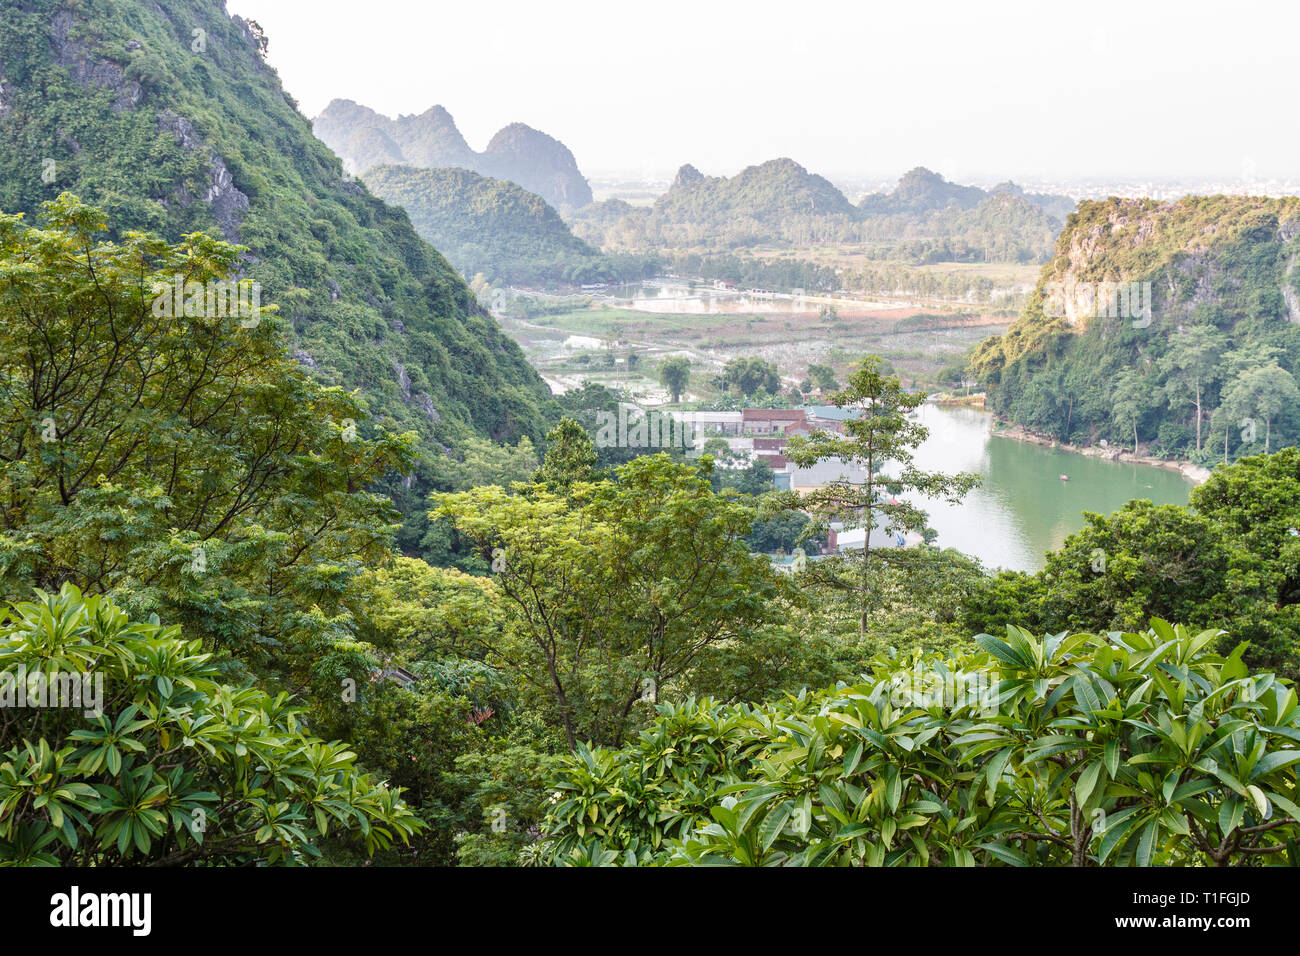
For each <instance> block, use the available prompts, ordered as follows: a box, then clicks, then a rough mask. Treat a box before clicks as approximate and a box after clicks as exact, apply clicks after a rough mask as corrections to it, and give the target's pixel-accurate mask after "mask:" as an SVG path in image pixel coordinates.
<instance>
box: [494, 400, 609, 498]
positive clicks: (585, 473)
mask: <svg viewBox="0 0 1300 956" xmlns="http://www.w3.org/2000/svg"><path fill="white" fill-rule="evenodd" d="M596 460H597V456H596V446H595V445H594V444H592V441H591V436H590V435H588V434H587V431H586V429H584V428H583V427H582V426H581V425H579V424H578V423H577V422H575V421H574V420H573V419H572V418H565V419H561V421H560V424H558V425H556V426H555V427H554V428H552V429H551V430H550V432H548V433H547V435H546V457H545V458H544V459H543V460H542V467H541V468H539V469H538V470H537V473H536V474H535V475H534V476H533V480H534V481H538V482H541V483H542V484H543V485H545V486H546V489H547V490H548V491H551V492H556V493H561V494H562V493H564V492H567V491H568V490H569V488H571V487H572V486H573V485H574V484H575V483H576V482H581V481H594V480H595V478H596ZM491 483H492V482H490V481H480V482H479V484H491Z"/></svg>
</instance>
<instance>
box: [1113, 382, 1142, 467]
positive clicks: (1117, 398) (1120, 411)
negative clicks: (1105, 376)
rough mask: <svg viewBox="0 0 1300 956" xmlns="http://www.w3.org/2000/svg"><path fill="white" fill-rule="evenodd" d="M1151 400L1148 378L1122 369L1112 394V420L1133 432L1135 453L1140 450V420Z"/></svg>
mask: <svg viewBox="0 0 1300 956" xmlns="http://www.w3.org/2000/svg"><path fill="white" fill-rule="evenodd" d="M1150 400H1151V389H1150V386H1149V384H1148V382H1147V380H1146V378H1145V377H1144V376H1143V375H1142V374H1141V373H1140V372H1137V371H1135V370H1133V369H1131V368H1126V369H1122V370H1121V371H1120V373H1119V374H1118V375H1116V376H1115V382H1114V386H1113V391H1112V393H1111V412H1110V414H1111V420H1112V421H1113V422H1114V423H1115V424H1116V425H1119V426H1121V427H1123V428H1126V429H1131V430H1132V432H1133V452H1134V454H1136V453H1137V448H1138V420H1139V419H1140V418H1141V417H1142V412H1143V410H1144V409H1145V408H1146V406H1147V404H1148V403H1149V402H1150Z"/></svg>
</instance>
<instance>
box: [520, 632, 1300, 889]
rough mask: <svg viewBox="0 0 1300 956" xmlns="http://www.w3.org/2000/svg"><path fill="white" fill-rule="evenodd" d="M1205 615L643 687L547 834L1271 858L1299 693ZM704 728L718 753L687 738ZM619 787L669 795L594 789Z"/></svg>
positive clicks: (655, 849)
mask: <svg viewBox="0 0 1300 956" xmlns="http://www.w3.org/2000/svg"><path fill="white" fill-rule="evenodd" d="M1217 636H1218V635H1217V634H1216V633H1214V632H1201V633H1193V632H1191V631H1188V630H1187V629H1185V628H1183V627H1181V626H1173V625H1170V624H1167V623H1166V622H1164V621H1160V620H1156V621H1153V622H1152V628H1151V629H1150V630H1149V631H1146V632H1141V633H1125V634H1121V633H1111V634H1108V635H1091V634H1074V635H1069V636H1065V635H1055V636H1050V635H1049V636H1048V637H1045V638H1041V639H1039V638H1035V637H1033V636H1031V635H1030V634H1028V633H1027V632H1025V631H1022V630H1019V629H1016V628H1011V629H1008V633H1007V635H1006V637H1005V639H1004V638H997V637H993V636H991V635H980V636H979V637H978V638H976V642H977V643H978V645H979V646H980V648H981V651H980V653H978V654H975V655H971V656H970V657H967V658H961V659H958V660H956V661H949V662H944V661H942V660H940V659H938V658H937V657H930V658H925V657H923V656H920V655H918V656H917V657H916V658H915V659H914V660H911V661H902V662H900V661H897V660H891V659H889V658H885V657H882V658H879V659H877V661H876V662H875V667H876V669H875V672H874V674H873V675H872V677H871V678H870V679H869V680H867V681H865V682H863V683H861V684H858V685H855V686H850V687H839V688H837V689H833V690H828V691H825V692H823V693H821V694H817V695H802V696H800V697H798V698H790V699H788V700H786V701H785V702H783V703H780V704H775V705H771V706H767V707H758V708H755V707H735V708H724V707H718V706H716V705H713V704H712V703H711V702H708V701H705V702H702V703H699V704H696V703H695V702H687V703H686V704H684V705H682V706H681V707H677V708H675V707H670V706H666V705H665V706H661V707H660V708H659V713H660V718H659V721H658V722H657V723H656V724H655V725H654V726H653V727H652V728H650V729H649V730H646V731H644V732H643V733H642V735H641V737H640V739H639V741H638V742H637V744H635V745H634V746H632V747H630V748H628V749H627V750H623V751H607V750H596V751H583V752H582V753H581V754H580V755H579V756H578V757H575V758H573V760H571V761H570V764H569V765H568V766H567V767H566V769H565V771H564V773H563V774H562V775H561V777H560V780H559V782H558V785H557V789H558V791H559V792H560V793H562V794H564V795H565V799H564V800H563V802H561V803H560V804H559V805H558V806H556V807H554V808H553V810H552V813H551V815H550V816H549V817H548V820H547V826H546V831H547V833H548V834H549V836H550V839H551V840H552V841H553V854H552V855H553V857H555V858H561V857H564V856H565V855H567V854H568V853H570V852H571V851H572V850H573V849H574V848H575V847H576V846H577V844H578V842H580V841H582V840H589V839H592V838H595V839H597V840H598V841H599V842H600V844H601V845H602V846H603V847H605V848H607V849H611V850H614V851H616V852H615V853H614V855H613V856H612V857H610V858H609V862H611V863H613V862H619V861H620V860H622V859H623V856H624V854H625V851H628V850H631V851H632V852H633V853H634V854H635V855H636V858H637V862H639V863H642V864H664V863H668V864H681V863H708V864H719V863H724V864H731V865H736V864H739V865H752V866H767V865H808V866H821V865H870V866H882V865H890V866H892V865H908V866H916V865H942V866H974V865H993V864H1006V865H1070V864H1073V865H1089V864H1093V865H1096V864H1107V865H1137V866H1149V865H1155V864H1166V863H1185V864H1190V863H1202V864H1211V865H1212V864H1217V863H1225V862H1235V861H1238V860H1242V859H1247V860H1251V861H1258V862H1265V863H1271V862H1277V863H1285V862H1287V859H1288V857H1287V855H1286V848H1287V846H1288V841H1294V840H1295V839H1296V838H1297V835H1300V822H1298V821H1300V813H1297V811H1298V810H1300V807H1297V800H1300V792H1298V790H1297V782H1296V772H1295V768H1296V766H1297V764H1300V749H1297V741H1300V707H1298V706H1297V698H1296V693H1295V691H1294V690H1293V689H1292V688H1291V687H1290V686H1289V685H1287V684H1285V683H1284V682H1282V681H1279V680H1278V679H1276V678H1275V677H1274V676H1273V675H1271V674H1259V675H1254V676H1250V675H1248V674H1245V673H1243V672H1242V670H1241V667H1240V651H1237V652H1234V654H1233V655H1231V656H1229V657H1226V658H1225V657H1220V656H1217V655H1215V654H1213V653H1211V652H1210V650H1209V648H1210V647H1211V646H1212V645H1213V644H1214V643H1215V639H1216V638H1217ZM927 668H928V669H927ZM918 673H919V674H921V675H926V674H929V675H933V676H934V678H935V679H938V678H939V677H945V678H946V679H948V680H949V681H950V683H949V684H944V685H943V686H944V687H945V688H946V687H948V686H959V685H958V684H956V683H951V682H952V681H953V678H952V677H951V676H950V675H953V674H958V675H960V674H966V675H971V674H975V673H983V674H985V675H987V676H988V678H989V680H988V681H987V683H988V684H989V685H990V686H992V687H993V688H995V690H994V692H993V693H991V694H985V695H978V696H974V697H963V696H962V695H960V694H947V692H946V691H945V696H944V699H943V700H941V701H939V700H935V699H932V698H929V697H927V696H926V695H925V694H924V693H922V692H920V690H924V687H921V688H920V690H918V677H917V676H916V675H917V674H918ZM927 679H928V678H927ZM920 683H921V685H924V684H925V680H922V681H920ZM719 737H725V739H726V740H727V742H728V744H729V746H728V748H727V750H726V751H725V753H726V754H728V756H729V759H727V760H725V761H724V760H723V759H721V756H720V753H719V752H718V751H716V750H713V749H709V748H705V749H703V750H697V749H696V748H697V745H698V744H699V742H701V741H709V740H715V739H718V738H719ZM678 748H680V752H679V750H678ZM668 752H673V753H674V756H675V758H676V759H675V760H674V762H673V764H672V768H671V772H667V771H666V769H665V761H664V756H663V755H664V754H666V753H668ZM584 768H586V769H585V770H584ZM591 768H599V773H598V774H593V773H592V772H591ZM634 787H635V788H640V789H645V790H652V791H653V792H654V793H655V794H656V799H657V800H659V801H661V803H662V805H664V806H666V807H672V808H673V812H672V813H669V814H667V815H665V816H663V817H660V816H656V815H650V816H648V817H642V818H635V817H633V816H632V815H630V814H628V813H627V809H626V808H625V807H620V806H617V805H613V804H611V800H612V794H614V793H620V794H621V793H626V792H629V791H630V790H632V789H633V788H634ZM686 797H689V799H684V798H686ZM579 820H585V821H588V822H590V823H591V824H592V825H591V826H590V827H589V826H587V825H586V824H585V823H584V824H577V823H576V822H575V821H579ZM614 820H617V821H618V822H617V825H613V826H611V825H609V823H610V822H612V821H614ZM597 821H599V822H597Z"/></svg>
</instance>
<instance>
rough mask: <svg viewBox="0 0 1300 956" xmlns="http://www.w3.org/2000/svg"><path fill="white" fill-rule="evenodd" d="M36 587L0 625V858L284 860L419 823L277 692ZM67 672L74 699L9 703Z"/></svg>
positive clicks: (172, 636) (191, 646)
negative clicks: (324, 842) (339, 840)
mask: <svg viewBox="0 0 1300 956" xmlns="http://www.w3.org/2000/svg"><path fill="white" fill-rule="evenodd" d="M36 597H37V600H36V601H32V602H22V603H19V604H15V605H13V606H12V608H11V610H10V611H9V612H8V614H7V616H6V619H5V622H4V624H3V625H0V685H2V688H3V692H4V694H5V695H6V704H5V706H4V707H3V708H0V864H8V865H19V866H31V865H54V864H72V865H77V866H96V865H101V866H102V865H121V864H130V865H141V864H150V865H162V866H174V865H179V864H182V863H209V864H213V863H215V864H226V865H247V864H249V863H257V862H265V863H298V862H306V861H308V860H310V859H311V858H312V857H316V856H319V855H320V850H319V848H318V847H317V846H316V843H317V842H318V841H319V840H321V839H322V838H324V837H326V836H327V835H329V834H331V833H338V832H340V831H344V832H348V831H351V833H352V835H354V836H357V837H362V838H364V842H365V846H366V847H367V848H368V849H369V850H370V851H371V852H374V851H376V850H380V849H386V848H388V847H390V846H392V845H393V843H394V842H406V841H407V840H408V839H409V838H410V837H411V835H412V834H414V833H415V832H417V831H418V830H420V829H422V827H423V824H422V823H421V822H420V821H419V820H418V819H417V818H416V817H415V815H414V814H413V813H412V812H411V811H410V809H409V808H408V807H407V806H406V805H405V804H404V803H403V802H402V800H401V795H400V791H399V790H397V789H390V788H389V787H388V786H387V784H383V783H376V782H375V781H373V780H372V779H370V778H369V777H368V776H366V775H365V774H363V773H361V772H360V771H359V769H358V768H357V766H356V759H357V758H356V754H355V753H353V752H352V751H350V750H349V749H348V747H347V746H346V745H345V744H342V743H340V742H338V741H333V742H327V741H324V740H318V739H316V738H314V737H312V736H310V735H309V734H307V733H306V732H305V729H304V724H303V720H304V716H305V715H304V713H303V711H302V710H301V709H300V708H297V707H293V706H291V705H290V703H289V699H288V695H286V694H283V693H281V694H276V695H275V696H271V695H268V694H266V693H264V692H263V691H260V690H257V689H255V688H241V687H237V686H231V685H228V684H226V683H224V682H223V680H222V676H221V672H220V670H219V669H218V668H217V667H216V666H214V664H213V662H212V660H211V659H210V658H211V655H209V654H205V653H203V652H202V649H201V647H200V642H198V641H192V640H184V639H182V638H181V636H180V628H179V627H176V626H172V627H164V626H162V625H160V624H159V623H158V621H157V618H152V619H151V620H150V621H149V622H148V623H140V622H133V621H132V620H131V619H130V618H129V617H128V616H127V614H126V612H125V611H123V610H122V609H121V608H119V607H117V606H115V605H114V604H113V603H112V602H110V601H108V600H106V599H103V598H100V597H84V598H83V596H82V595H81V593H80V592H79V591H78V590H77V589H76V588H75V587H72V586H65V587H64V588H63V590H62V591H60V592H59V593H58V594H46V593H44V592H39V591H38V592H37V595H36ZM69 677H70V678H72V679H73V680H74V681H78V682H80V681H81V680H82V679H83V677H84V678H85V679H86V681H87V682H88V683H87V684H86V686H84V687H82V686H80V685H78V687H77V692H78V694H77V698H76V706H75V707H74V706H62V707H56V706H43V707H36V706H35V705H29V706H30V707H31V709H27V708H23V707H15V706H14V705H13V701H14V697H15V695H16V694H17V693H18V690H17V685H18V684H23V685H24V686H29V687H31V688H32V689H35V688H37V687H39V682H41V681H48V682H49V683H48V686H49V687H54V686H56V685H57V686H59V687H65V686H71V685H69V684H63V683H60V682H62V681H64V680H65V679H66V678H69ZM91 681H97V682H99V685H98V688H99V691H102V696H101V694H100V693H99V692H97V691H96V689H95V685H94V684H93V683H89V682H91ZM50 692H51V691H47V693H50ZM92 698H94V699H93V704H94V705H95V706H94V707H93V708H92V707H90V704H91V702H92V700H91V699H92ZM31 699H33V700H34V699H36V698H35V697H33V698H31Z"/></svg>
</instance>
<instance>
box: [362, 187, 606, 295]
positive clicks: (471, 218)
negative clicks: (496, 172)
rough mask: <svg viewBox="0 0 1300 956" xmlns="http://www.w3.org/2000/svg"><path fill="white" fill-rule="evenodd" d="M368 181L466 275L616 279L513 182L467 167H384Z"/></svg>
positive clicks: (552, 280) (516, 279)
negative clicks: (399, 208)
mask: <svg viewBox="0 0 1300 956" xmlns="http://www.w3.org/2000/svg"><path fill="white" fill-rule="evenodd" d="M365 181H366V185H367V186H369V187H370V188H371V190H373V191H374V193H375V195H376V196H378V197H379V198H380V199H383V200H385V201H386V202H390V203H392V204H393V205H395V206H400V207H401V208H403V209H405V210H406V212H407V214H408V215H410V217H411V224H412V225H414V226H415V228H416V230H417V231H418V232H419V233H420V235H421V236H423V237H424V238H425V239H427V240H429V242H431V243H432V244H433V245H434V246H435V247H436V248H437V249H438V250H439V251H440V252H441V253H442V254H443V255H445V256H446V257H447V259H448V260H449V261H450V262H451V264H452V265H454V266H455V267H456V268H457V269H459V270H460V271H461V273H462V274H463V275H466V276H474V275H476V274H478V273H481V274H482V275H483V277H484V278H485V279H487V280H488V281H489V282H496V283H502V284H507V285H526V286H534V287H537V286H547V285H554V284H556V283H560V282H565V283H570V284H573V285H581V284H583V283H588V282H603V281H606V280H608V279H611V278H614V277H615V270H614V266H613V264H611V262H610V261H609V260H608V259H605V258H603V257H602V256H600V255H599V254H598V253H597V252H596V250H594V249H592V248H591V247H590V246H589V245H587V244H586V243H585V242H583V241H582V240H581V239H578V238H577V237H576V236H574V235H573V233H571V232H569V227H568V226H566V225H565V224H564V220H562V219H561V218H560V216H559V213H557V212H556V211H555V210H554V209H552V208H551V207H550V206H548V205H547V204H546V202H545V201H544V200H543V199H542V198H541V197H540V196H537V195H534V194H533V193H530V192H528V191H527V190H526V189H524V188H522V187H520V186H516V185H515V184H514V183H511V182H506V181H505V180H501V179H489V178H487V177H486V176H480V175H479V174H478V173H474V172H471V171H470V170H468V169H457V168H451V169H415V168H413V167H410V166H379V167H376V168H374V169H371V170H370V171H368V172H367V173H366V174H365Z"/></svg>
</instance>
